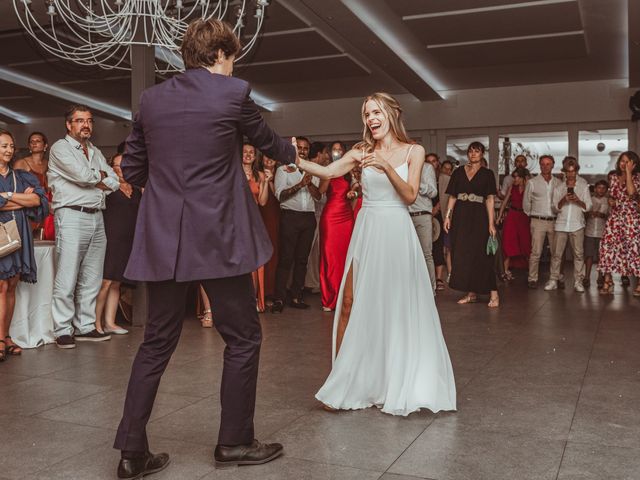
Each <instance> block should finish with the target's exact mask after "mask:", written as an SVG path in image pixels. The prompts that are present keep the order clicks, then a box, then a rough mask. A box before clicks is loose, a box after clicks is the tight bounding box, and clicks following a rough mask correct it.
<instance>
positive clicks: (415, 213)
mask: <svg viewBox="0 0 640 480" xmlns="http://www.w3.org/2000/svg"><path fill="white" fill-rule="evenodd" d="M409 215H411V216H412V217H419V216H420V215H431V212H427V211H426V210H421V211H420V212H409Z"/></svg>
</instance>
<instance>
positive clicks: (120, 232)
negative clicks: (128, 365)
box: [96, 154, 142, 335]
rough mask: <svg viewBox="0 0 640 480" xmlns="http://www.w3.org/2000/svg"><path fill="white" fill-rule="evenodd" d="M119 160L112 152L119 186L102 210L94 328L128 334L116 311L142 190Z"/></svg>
mask: <svg viewBox="0 0 640 480" xmlns="http://www.w3.org/2000/svg"><path fill="white" fill-rule="evenodd" d="M120 162H122V155H120V154H118V155H115V156H114V157H113V158H112V159H111V162H110V164H111V166H112V167H113V171H114V172H116V175H118V178H119V179H120V189H119V190H117V191H115V192H113V193H111V194H110V195H108V196H107V202H106V208H105V210H104V212H103V215H104V231H105V234H106V235H107V252H106V255H105V257H104V273H103V274H102V278H103V280H102V287H101V288H100V293H99V294H98V301H97V302H96V330H98V331H99V332H102V331H103V328H104V332H106V333H111V334H115V335H124V334H127V333H129V332H128V331H127V330H125V329H124V328H121V327H119V326H118V325H116V313H117V312H118V302H119V301H120V285H121V283H123V282H125V283H126V282H127V280H126V279H125V278H124V270H125V268H126V267H127V262H128V261H129V255H130V254H131V246H132V244H133V234H134V231H135V228H136V218H137V216H138V207H139V206H140V199H141V198H142V191H141V190H140V189H139V188H138V187H135V186H133V185H131V184H129V183H127V182H126V181H125V180H124V178H123V176H122V169H121V168H120ZM103 313H104V319H103Z"/></svg>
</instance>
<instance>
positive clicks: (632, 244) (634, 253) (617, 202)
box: [598, 151, 640, 297]
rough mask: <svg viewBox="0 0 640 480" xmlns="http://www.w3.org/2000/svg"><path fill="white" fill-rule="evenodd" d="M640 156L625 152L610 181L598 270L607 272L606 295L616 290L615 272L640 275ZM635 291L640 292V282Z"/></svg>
mask: <svg viewBox="0 0 640 480" xmlns="http://www.w3.org/2000/svg"><path fill="white" fill-rule="evenodd" d="M638 192H640V158H639V157H638V154H637V153H635V152H631V151H628V152H623V153H621V154H620V156H619V157H618V161H617V162H616V174H615V175H611V183H610V185H609V206H610V207H611V210H610V214H609V219H608V220H607V224H606V225H605V228H604V234H603V235H602V241H601V243H600V263H599V264H598V271H599V272H601V273H602V274H603V275H604V285H603V287H602V288H601V289H600V293H601V294H603V295H607V294H611V293H613V279H612V278H611V274H612V273H617V274H619V275H629V276H630V275H634V276H635V277H636V278H637V279H638V278H640V212H639V211H638V208H639V196H638ZM633 295H634V296H636V297H638V296H640V282H639V283H638V284H636V289H635V290H634V291H633Z"/></svg>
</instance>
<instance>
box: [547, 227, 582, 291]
mask: <svg viewBox="0 0 640 480" xmlns="http://www.w3.org/2000/svg"><path fill="white" fill-rule="evenodd" d="M567 239H568V240H569V244H570V245H571V251H572V253H573V281H574V282H580V283H582V281H583V280H584V228H581V229H580V230H577V231H575V232H556V235H555V239H554V241H553V245H552V247H551V252H552V257H551V280H558V278H560V265H561V264H562V254H563V253H564V249H565V248H566V246H567Z"/></svg>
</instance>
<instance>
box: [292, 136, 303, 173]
mask: <svg viewBox="0 0 640 480" xmlns="http://www.w3.org/2000/svg"><path fill="white" fill-rule="evenodd" d="M291 145H293V148H295V149H296V167H297V166H299V165H300V160H302V159H301V158H300V155H299V154H298V141H297V140H296V137H291Z"/></svg>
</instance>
